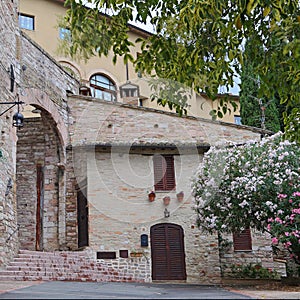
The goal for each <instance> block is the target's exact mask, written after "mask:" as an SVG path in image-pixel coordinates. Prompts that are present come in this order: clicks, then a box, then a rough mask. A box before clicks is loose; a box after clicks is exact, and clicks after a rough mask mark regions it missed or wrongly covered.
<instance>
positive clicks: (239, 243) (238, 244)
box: [233, 228, 252, 251]
mask: <svg viewBox="0 0 300 300" xmlns="http://www.w3.org/2000/svg"><path fill="white" fill-rule="evenodd" d="M233 247H234V251H251V250H252V240H251V231H250V228H247V229H245V230H243V231H241V232H236V233H233Z"/></svg>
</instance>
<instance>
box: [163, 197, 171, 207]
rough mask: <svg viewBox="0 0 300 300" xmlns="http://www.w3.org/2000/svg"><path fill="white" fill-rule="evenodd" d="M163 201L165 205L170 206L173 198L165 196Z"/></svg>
mask: <svg viewBox="0 0 300 300" xmlns="http://www.w3.org/2000/svg"><path fill="white" fill-rule="evenodd" d="M163 201H164V205H169V204H170V201H171V198H170V197H169V196H165V197H164V198H163Z"/></svg>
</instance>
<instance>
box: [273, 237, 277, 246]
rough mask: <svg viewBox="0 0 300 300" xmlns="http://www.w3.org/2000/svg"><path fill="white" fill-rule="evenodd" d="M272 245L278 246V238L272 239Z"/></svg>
mask: <svg viewBox="0 0 300 300" xmlns="http://www.w3.org/2000/svg"><path fill="white" fill-rule="evenodd" d="M272 244H273V245H277V244H278V238H276V237H273V238H272Z"/></svg>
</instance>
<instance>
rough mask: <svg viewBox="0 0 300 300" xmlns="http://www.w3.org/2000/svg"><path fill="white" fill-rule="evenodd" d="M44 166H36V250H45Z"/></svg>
mask: <svg viewBox="0 0 300 300" xmlns="http://www.w3.org/2000/svg"><path fill="white" fill-rule="evenodd" d="M43 211H44V168H43V166H42V165H37V166H36V230H35V250H37V251H42V250H43V218H44V217H43V216H44V214H43Z"/></svg>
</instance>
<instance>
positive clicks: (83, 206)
mask: <svg viewBox="0 0 300 300" xmlns="http://www.w3.org/2000/svg"><path fill="white" fill-rule="evenodd" d="M86 193H87V188H86V187H84V188H82V189H78V190H77V222H78V248H81V247H84V246H88V244H89V234H88V205H87V198H86Z"/></svg>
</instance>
